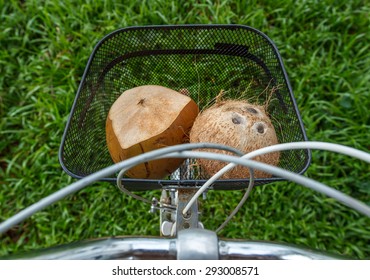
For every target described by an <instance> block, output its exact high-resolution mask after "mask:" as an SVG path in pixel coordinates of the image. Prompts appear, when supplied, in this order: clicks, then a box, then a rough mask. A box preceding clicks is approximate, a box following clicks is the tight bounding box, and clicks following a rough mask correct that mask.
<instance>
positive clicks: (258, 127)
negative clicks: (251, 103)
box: [257, 124, 265, 134]
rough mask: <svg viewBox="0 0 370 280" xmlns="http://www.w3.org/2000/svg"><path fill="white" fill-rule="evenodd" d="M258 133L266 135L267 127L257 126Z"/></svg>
mask: <svg viewBox="0 0 370 280" xmlns="http://www.w3.org/2000/svg"><path fill="white" fill-rule="evenodd" d="M257 132H258V133H261V134H262V133H264V132H265V127H264V126H263V125H262V124H259V125H257Z"/></svg>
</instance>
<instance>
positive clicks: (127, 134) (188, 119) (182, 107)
mask: <svg viewBox="0 0 370 280" xmlns="http://www.w3.org/2000/svg"><path fill="white" fill-rule="evenodd" d="M198 113H199V109H198V106H197V104H196V103H195V102H194V101H193V100H192V99H191V98H190V97H188V96H185V95H183V94H180V93H178V92H176V91H174V90H172V89H169V88H166V87H162V86H156V85H148V86H139V87H135V88H132V89H129V90H127V91H125V92H123V93H122V95H121V96H120V97H119V98H118V99H117V100H116V101H115V102H114V103H113V105H112V107H111V108H110V110H109V113H108V117H107V121H106V140H107V144H108V149H109V152H110V155H111V157H112V159H113V161H114V162H120V161H122V160H125V159H128V158H131V157H133V156H136V155H139V154H142V153H145V152H148V151H152V150H155V149H159V148H163V147H167V146H171V145H176V144H181V143H186V142H188V141H189V132H190V129H191V127H192V125H193V122H194V120H195V118H196V116H197V115H198ZM182 161H183V159H162V160H155V161H149V162H145V163H144V164H140V165H137V166H135V167H133V168H131V169H130V170H129V171H128V172H127V173H126V174H127V175H128V176H129V177H131V178H143V179H147V178H150V179H160V178H163V177H165V176H166V175H169V174H171V173H172V172H173V171H175V170H176V169H177V168H178V167H179V166H180V164H181V163H182Z"/></svg>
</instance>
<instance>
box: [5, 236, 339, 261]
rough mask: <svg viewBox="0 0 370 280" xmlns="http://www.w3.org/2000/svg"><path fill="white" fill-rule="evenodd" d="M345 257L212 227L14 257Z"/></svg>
mask: <svg viewBox="0 0 370 280" xmlns="http://www.w3.org/2000/svg"><path fill="white" fill-rule="evenodd" d="M342 258H343V257H340V256H334V255H329V254H327V253H322V252H318V251H312V250H307V249H303V248H299V247H296V246H292V245H284V244H278V243H272V242H262V241H243V240H240V241H235V240H225V239H219V238H218V237H217V235H216V234H215V233H214V232H213V231H209V230H204V229H186V230H182V231H179V233H178V236H177V237H176V238H162V237H113V238H103V239H97V240H90V241H82V242H77V243H72V244H69V245H62V246H57V247H55V248H48V249H44V250H41V251H35V252H32V253H27V254H23V255H18V256H12V259H42V260H51V259H53V260H62V259H68V260H93V259H95V260H96V259H103V260H118V259H121V260H122V259H126V260H129V259H132V260H134V259H143V260H144V259H145V260H154V259H168V260H171V259H172V260H175V259H180V260H181V259H182V260H189V259H195V260H200V259H208V260H217V259H219V260H235V259H239V260H243V259H245V260H246V259H248V260H288V259H289V260H292V259H320V260H323V259H326V260H327V259H342Z"/></svg>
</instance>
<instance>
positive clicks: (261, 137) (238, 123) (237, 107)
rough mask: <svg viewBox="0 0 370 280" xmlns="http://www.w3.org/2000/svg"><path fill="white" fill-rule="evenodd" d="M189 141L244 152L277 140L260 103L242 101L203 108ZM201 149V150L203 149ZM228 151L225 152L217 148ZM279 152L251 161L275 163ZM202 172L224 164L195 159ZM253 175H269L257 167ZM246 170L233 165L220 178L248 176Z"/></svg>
mask: <svg viewBox="0 0 370 280" xmlns="http://www.w3.org/2000/svg"><path fill="white" fill-rule="evenodd" d="M190 142H191V143H199V142H210V143H217V144H223V145H228V146H231V147H234V148H237V149H239V150H240V151H242V152H244V153H249V152H252V151H254V150H257V149H260V148H263V147H266V146H271V145H274V144H277V143H278V139H277V137H276V133H275V129H274V126H273V125H272V123H271V120H270V118H269V117H268V115H267V113H266V112H265V109H264V107H263V106H259V105H255V104H250V103H247V102H245V101H239V100H227V101H221V102H218V103H216V104H214V105H213V106H211V107H209V108H208V109H206V110H204V111H203V112H202V113H200V114H199V115H198V117H197V118H196V120H195V122H194V125H193V128H192V130H191V133H190ZM203 151H204V150H203ZM207 151H212V152H215V150H207ZM217 152H219V153H223V154H230V153H229V152H226V151H217ZM279 157H280V153H278V152H276V153H270V154H266V155H262V156H259V157H257V158H254V160H257V161H260V162H264V163H267V164H271V165H278V163H279ZM198 164H199V165H200V166H201V169H202V172H203V173H204V175H205V176H207V177H209V176H212V175H214V174H215V173H216V172H217V171H219V170H220V169H221V168H222V167H224V166H225V165H226V164H227V163H225V162H221V161H214V160H206V159H199V160H198ZM254 176H255V178H268V177H271V175H270V174H267V173H265V172H263V171H260V170H254ZM248 177H249V169H248V168H246V167H242V166H236V167H235V168H233V169H232V170H230V171H229V172H227V173H225V174H224V175H223V177H222V178H223V179H236V178H248Z"/></svg>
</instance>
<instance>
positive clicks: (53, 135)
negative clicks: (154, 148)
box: [0, 0, 370, 259]
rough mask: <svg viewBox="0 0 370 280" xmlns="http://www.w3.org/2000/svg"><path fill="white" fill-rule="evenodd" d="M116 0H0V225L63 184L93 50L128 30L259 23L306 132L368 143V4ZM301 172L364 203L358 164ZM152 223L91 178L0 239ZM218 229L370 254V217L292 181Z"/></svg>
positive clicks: (9, 243)
mask: <svg viewBox="0 0 370 280" xmlns="http://www.w3.org/2000/svg"><path fill="white" fill-rule="evenodd" d="M125 3H126V4H118V3H115V1H105V2H103V1H102V2H100V1H82V0H76V1H64V2H63V1H62V2H60V1H35V0H33V1H32V0H29V1H5V0H0V9H1V10H0V18H1V22H2V28H1V31H0V44H1V48H0V73H1V74H0V115H1V119H0V220H1V221H2V220H5V219H6V218H8V217H10V216H12V215H14V214H15V213H17V212H18V211H19V210H21V209H23V208H25V207H27V206H28V205H30V204H32V203H34V202H36V201H38V200H39V199H41V198H43V197H45V196H46V195H48V194H51V193H53V192H55V191H56V190H59V189H60V188H62V187H64V186H66V185H68V184H69V183H71V182H72V181H73V180H72V179H71V178H70V177H69V176H67V175H66V174H64V173H63V171H62V170H61V167H60V165H59V162H58V149H59V145H60V141H61V137H62V133H63V129H64V126H65V124H66V121H67V116H68V114H69V111H70V108H71V106H72V103H73V100H74V96H75V93H76V91H77V87H78V84H79V81H80V80H81V77H82V74H83V70H84V68H85V65H86V63H87V59H88V57H89V55H90V53H91V51H92V49H93V47H94V46H95V44H96V43H97V42H98V41H99V40H100V39H101V38H102V37H103V36H104V35H106V34H108V33H110V32H111V31H114V30H116V29H119V28H121V27H125V26H133V25H152V24H183V23H186V24H188V23H206V24H208V23H234V24H244V25H249V26H252V27H255V28H257V29H259V30H261V31H263V32H264V33H266V34H267V35H268V36H269V37H270V38H272V40H273V41H274V42H275V43H276V44H277V46H278V48H279V50H280V53H281V55H282V57H283V60H284V63H285V66H286V69H287V72H288V75H289V77H290V81H291V84H292V87H293V90H294V93H295V96H296V100H297V103H298V107H299V109H300V112H301V115H302V117H303V122H304V124H305V127H306V130H307V134H308V137H309V139H310V140H320V141H329V142H333V143H340V144H344V145H349V146H352V147H355V148H358V149H361V150H364V151H369V150H370V146H369V132H370V121H369V108H370V94H369V86H370V68H369V65H370V56H369V53H370V31H369V29H368V27H369V25H370V20H369V18H370V17H369V15H370V7H369V5H368V4H367V5H366V4H365V3H366V2H365V1H346V0H343V1H282V0H281V1H280V0H279V1H276V0H274V1H262V2H258V3H257V1H248V2H247V1H238V2H236V1H235V2H234V1H195V0H193V1H184V2H183V3H181V4H178V1H125ZM307 175H308V176H309V177H311V178H313V179H316V180H319V181H321V182H323V183H325V184H328V185H330V186H333V187H335V188H337V189H340V190H343V191H344V192H345V193H347V194H350V195H352V196H353V197H355V198H357V199H360V200H362V201H365V202H366V203H368V204H370V172H369V166H368V165H366V164H364V163H362V162H360V161H358V160H354V159H351V158H349V157H344V156H340V155H335V154H332V153H327V152H318V151H314V152H313V162H312V165H311V167H310V168H309V170H308V172H307ZM155 194H158V193H157V192H155ZM152 195H153V193H148V194H146V196H147V197H148V198H151V196H152ZM240 196H241V193H239V192H217V193H209V195H208V200H206V201H205V202H202V207H203V212H204V214H203V218H202V219H203V221H204V223H205V225H206V227H207V228H210V229H215V228H216V227H217V226H218V225H219V224H220V223H221V222H222V221H223V219H224V218H225V217H226V215H227V213H229V212H230V211H231V210H232V208H233V206H234V205H236V204H237V202H238V200H239V198H240ZM225 202H226V203H225ZM158 222H159V219H158V217H157V216H152V215H150V214H148V207H147V206H146V205H143V204H141V203H139V202H137V201H133V200H131V199H130V198H128V197H126V196H123V195H121V194H119V193H118V191H117V189H116V188H115V187H114V186H111V185H108V184H105V183H96V184H94V187H91V188H87V189H85V190H82V191H80V192H78V193H76V194H75V195H72V196H70V197H68V198H66V199H64V200H62V201H60V202H58V203H56V204H54V205H52V206H50V207H48V208H47V209H45V210H43V211H41V212H39V213H37V214H35V215H34V216H32V217H31V218H29V219H27V220H26V221H25V222H24V223H22V224H20V225H18V226H17V227H15V228H13V229H11V230H10V231H9V232H7V233H6V234H4V235H2V236H0V238H1V242H0V256H5V255H8V254H11V253H15V252H22V251H28V250H31V249H37V248H45V247H48V246H54V245H57V244H61V243H68V242H72V241H76V240H79V239H87V238H93V237H101V236H111V235H131V234H140V235H158ZM221 236H224V237H228V238H245V239H260V240H273V241H280V242H287V243H294V244H298V245H303V246H309V247H311V248H316V249H322V250H327V251H329V252H334V253H340V254H345V255H348V256H350V257H352V258H361V259H363V258H367V259H369V258H370V220H369V219H368V218H365V217H363V216H362V215H360V214H357V213H355V212H354V211H352V210H349V209H348V208H347V207H345V206H342V205H340V204H338V203H336V202H334V201H333V200H332V199H329V198H326V197H324V196H322V195H320V194H316V193H313V192H312V191H309V190H305V189H304V188H303V187H301V186H297V185H295V184H292V183H279V184H272V185H266V186H262V187H258V188H256V189H255V190H254V191H253V192H252V194H251V197H250V200H249V201H248V202H247V204H246V205H245V206H244V208H243V209H242V210H241V211H240V212H239V213H238V214H237V216H236V217H235V218H234V219H233V220H232V221H231V223H230V224H229V226H228V227H227V228H225V229H224V230H223V231H222V232H221Z"/></svg>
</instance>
